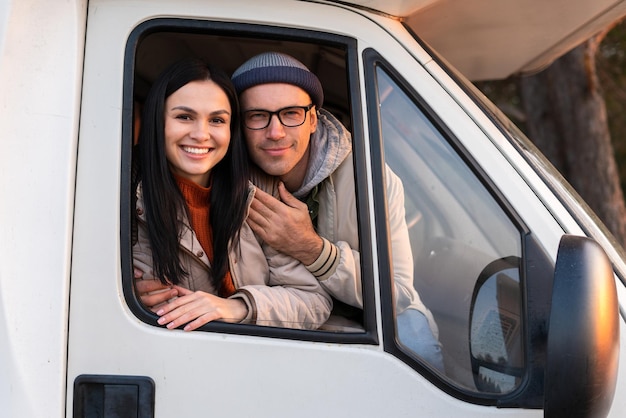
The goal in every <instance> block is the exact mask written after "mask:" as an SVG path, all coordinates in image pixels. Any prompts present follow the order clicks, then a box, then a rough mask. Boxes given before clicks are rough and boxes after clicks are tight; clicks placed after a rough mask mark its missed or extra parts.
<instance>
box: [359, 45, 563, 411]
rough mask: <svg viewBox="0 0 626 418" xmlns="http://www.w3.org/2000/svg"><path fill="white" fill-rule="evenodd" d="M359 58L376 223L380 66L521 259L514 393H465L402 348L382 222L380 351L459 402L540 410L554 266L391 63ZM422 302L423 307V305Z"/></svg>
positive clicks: (381, 209)
mask: <svg viewBox="0 0 626 418" xmlns="http://www.w3.org/2000/svg"><path fill="white" fill-rule="evenodd" d="M362 58H363V63H364V64H363V65H364V78H365V93H366V101H367V120H368V125H369V130H370V146H371V155H372V162H371V164H372V173H373V179H372V182H373V190H374V196H373V199H374V202H375V203H374V216H375V219H387V205H386V191H385V190H386V186H385V181H384V177H383V173H384V166H385V155H384V143H383V136H382V123H381V119H380V118H381V115H380V111H379V103H378V96H379V92H378V79H377V75H376V71H377V69H378V67H381V68H382V69H383V71H385V72H386V73H387V75H388V76H389V77H390V78H391V79H392V80H393V81H394V82H395V83H396V84H397V85H398V87H399V88H401V89H402V90H403V91H404V93H405V94H406V95H407V96H408V97H409V98H410V99H412V101H413V102H414V104H415V106H416V107H417V108H418V109H420V110H421V112H422V113H423V114H424V116H425V117H426V118H427V119H428V120H430V122H431V123H432V125H433V127H434V128H435V129H437V130H438V131H439V133H440V134H441V136H442V138H443V139H444V140H446V141H447V142H448V144H449V145H450V146H451V147H452V149H453V150H454V151H455V152H456V153H457V155H458V156H459V157H460V158H461V159H462V160H463V162H464V163H465V164H466V165H467V167H468V168H469V169H470V170H471V171H472V173H473V174H474V175H475V176H476V178H477V179H478V180H479V181H480V182H481V183H482V184H483V186H484V187H485V189H486V190H487V191H488V192H489V193H490V194H491V196H492V197H493V199H494V201H495V202H496V203H497V204H498V205H499V206H500V208H501V209H502V210H503V212H504V214H505V215H506V216H508V217H509V219H510V220H511V222H512V223H513V226H514V227H515V228H517V229H518V231H519V233H520V239H521V242H520V245H521V257H522V259H521V263H520V271H519V274H520V293H521V300H520V303H521V305H520V306H521V318H522V324H521V332H522V335H521V339H522V342H523V349H524V353H525V354H524V364H525V373H524V376H523V378H522V379H521V382H520V384H519V386H518V387H517V388H516V389H514V390H513V391H512V392H508V393H505V394H492V393H480V392H477V391H470V390H468V389H465V388H463V387H461V386H459V385H456V384H455V383H454V382H453V381H451V380H450V379H448V378H446V377H445V376H443V375H442V374H439V373H438V372H436V371H435V370H434V369H432V368H431V367H429V366H428V365H427V363H426V362H423V361H420V360H418V359H416V358H415V357H414V356H412V355H410V354H408V353H407V352H405V350H403V349H402V347H401V344H400V343H399V341H398V339H397V335H396V330H395V314H394V304H393V287H392V286H393V279H392V264H391V260H392V253H391V246H390V241H389V239H388V237H389V228H388V224H387V222H376V227H375V232H376V236H377V237H379V239H378V242H377V245H378V269H379V282H380V297H381V309H382V311H381V316H382V317H381V319H382V328H383V330H382V333H383V347H384V350H385V351H386V352H388V353H390V354H391V355H393V356H395V357H397V358H398V359H400V360H401V361H403V362H404V363H406V364H407V365H409V366H410V367H412V368H413V369H415V370H416V371H418V372H419V373H420V374H421V375H422V376H424V377H425V378H427V379H428V380H429V381H430V382H431V383H432V384H434V385H435V386H437V387H438V388H439V389H441V390H442V391H444V392H446V393H448V394H450V395H451V396H454V397H455V398H458V399H460V400H462V401H465V402H469V403H474V404H478V405H486V406H498V407H522V408H533V409H534V408H537V409H539V408H542V407H543V402H544V401H543V387H544V382H543V369H544V368H545V341H546V340H547V329H546V327H545V324H546V321H547V319H548V318H549V313H550V306H551V295H552V282H553V273H554V262H553V261H551V259H550V257H549V255H548V254H547V252H546V251H545V250H544V249H543V248H542V246H541V244H540V243H539V242H538V240H537V239H536V237H535V236H534V235H533V234H532V231H531V230H530V229H529V228H528V226H527V225H526V224H525V223H524V221H523V220H522V218H521V217H520V216H519V215H518V213H517V212H516V211H515V209H514V208H513V207H512V206H511V205H510V204H509V203H508V201H507V200H506V199H505V198H504V196H503V194H502V193H501V192H500V191H499V189H498V188H497V187H496V186H495V184H494V183H493V181H491V179H490V178H489V177H488V176H487V175H486V173H485V172H484V171H483V170H482V169H481V167H480V166H479V165H478V164H477V163H476V161H475V160H474V159H473V158H472V156H471V155H470V153H469V152H468V151H467V150H466V149H465V148H464V146H463V145H462V144H461V142H460V141H459V140H458V139H457V138H456V137H455V135H454V134H453V133H452V131H451V130H450V129H449V128H448V127H447V126H446V125H445V124H444V123H443V122H442V120H441V119H440V118H439V117H438V115H437V114H436V113H435V112H434V111H433V110H432V109H431V107H430V106H429V105H428V103H427V101H426V100H425V99H424V98H423V97H422V96H421V95H420V94H419V93H418V92H417V91H415V89H414V88H413V86H412V85H411V84H409V83H408V82H407V81H406V80H405V79H404V77H403V76H402V75H401V74H400V73H398V71H397V70H396V69H395V68H394V66H393V64H391V63H390V62H388V61H387V60H386V59H385V58H384V57H383V56H382V55H381V54H380V53H378V52H377V51H376V50H374V49H372V48H367V49H365V50H364V51H363V52H362ZM381 202H382V203H381ZM382 237H387V239H382ZM530 273H532V274H533V277H532V280H528V278H529V274H530ZM470 296H471V295H470ZM425 303H426V304H427V302H426V301H425ZM427 306H428V304H427ZM468 320H469V318H468ZM468 344H469V337H468Z"/></svg>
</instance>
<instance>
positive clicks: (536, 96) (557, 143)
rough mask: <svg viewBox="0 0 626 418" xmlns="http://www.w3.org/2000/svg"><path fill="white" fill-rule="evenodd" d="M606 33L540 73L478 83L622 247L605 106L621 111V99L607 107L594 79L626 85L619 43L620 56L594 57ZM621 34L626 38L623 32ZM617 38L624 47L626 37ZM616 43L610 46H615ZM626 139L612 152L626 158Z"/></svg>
mask: <svg viewBox="0 0 626 418" xmlns="http://www.w3.org/2000/svg"><path fill="white" fill-rule="evenodd" d="M609 29H610V28H607V30H606V31H605V32H604V33H601V34H598V35H597V36H596V37H594V38H592V39H590V40H588V41H587V42H585V43H583V44H582V45H580V46H578V47H577V48H575V49H573V50H572V51H570V52H569V53H567V54H565V55H564V56H562V57H561V58H559V59H558V60H557V61H555V62H554V63H553V64H552V65H550V66H549V67H548V68H546V69H545V70H543V71H541V72H540V73H537V74H535V75H531V76H520V77H513V78H511V79H509V80H505V81H502V82H487V83H478V87H479V88H481V89H482V90H483V92H484V93H485V94H486V95H487V96H489V97H490V98H491V99H492V100H494V101H495V102H496V103H497V104H498V106H500V107H501V108H502V109H503V110H504V111H505V112H506V113H507V114H508V115H509V117H512V119H513V120H514V121H515V122H516V123H517V124H518V125H519V126H520V128H522V129H523V130H524V131H525V132H526V133H527V135H528V136H529V138H531V140H532V141H533V142H534V143H535V144H536V145H537V146H538V148H539V149H540V150H541V151H542V152H543V153H544V154H545V155H546V157H548V159H549V160H550V161H551V162H552V164H554V166H555V167H556V168H557V169H558V170H559V171H560V172H561V173H562V174H563V176H564V177H565V178H566V179H567V180H568V181H569V182H570V183H571V184H572V186H573V187H574V188H575V189H576V191H577V192H578V193H579V194H580V195H581V196H582V197H583V199H585V201H586V202H587V203H588V204H589V206H591V208H592V209H593V210H594V211H595V212H596V213H597V214H598V216H599V217H600V219H602V221H603V222H604V223H605V224H606V226H607V227H608V228H609V230H610V231H611V232H612V233H613V234H614V235H615V237H616V238H617V240H618V241H619V242H621V243H622V245H625V246H626V204H625V202H624V194H623V191H622V188H621V183H620V174H619V171H618V165H617V163H616V158H615V152H614V147H613V143H612V141H611V131H610V130H609V123H608V120H607V104H606V103H609V104H610V106H611V109H612V110H613V109H614V108H619V105H618V103H622V108H623V103H624V101H623V99H624V96H622V97H621V98H618V99H611V100H607V102H605V98H604V94H603V90H602V87H601V81H600V77H599V75H598V74H599V72H598V68H602V74H603V77H602V81H605V80H606V79H607V78H608V79H611V80H614V82H615V83H618V82H619V83H621V82H623V81H626V77H625V76H624V74H623V69H624V68H625V67H624V65H623V64H624V63H623V62H622V61H623V60H626V58H624V56H623V54H624V51H626V50H625V49H621V44H620V46H612V48H611V49H610V51H620V52H619V53H617V52H615V53H613V54H609V55H607V53H606V52H605V53H604V54H603V53H602V52H601V53H598V52H599V50H600V51H602V50H601V49H600V48H599V47H600V42H601V41H602V40H603V39H604V38H605V36H606V35H607V33H609ZM622 32H624V33H626V31H625V30H622ZM618 38H619V39H620V41H621V42H623V43H626V39H625V38H626V34H625V35H624V36H621V37H618ZM611 39H613V38H611ZM616 43H617V42H616V41H613V44H614V45H615V44H616ZM598 56H601V57H602V58H598V60H599V61H600V62H601V65H596V59H597V57H598ZM607 56H608V57H609V58H611V59H613V60H615V61H616V63H615V64H614V65H615V66H617V65H619V66H620V67H614V66H613V64H611V65H608V61H605V57H607ZM612 72H617V73H619V76H620V77H621V79H620V80H618V79H617V78H614V76H615V74H612ZM611 74H612V75H613V76H610V75H611ZM622 85H624V84H622ZM612 87H615V86H612ZM609 91H611V92H612V93H617V92H620V91H621V92H622V94H624V93H623V92H624V89H623V88H621V89H618V88H611V89H610V90H609ZM623 117H624V113H623V111H622V112H620V114H619V119H620V120H622V122H621V123H622V124H625V125H626V123H625V122H624V121H623ZM622 128H623V127H622ZM624 134H626V130H622V131H621V135H622V136H621V137H620V139H622V140H621V141H619V145H617V146H616V148H617V149H618V150H620V152H624V153H626V146H624V145H623V143H624V140H623V138H624ZM624 165H625V166H626V164H624ZM625 171H626V170H625ZM625 178H626V176H625ZM624 183H626V182H624Z"/></svg>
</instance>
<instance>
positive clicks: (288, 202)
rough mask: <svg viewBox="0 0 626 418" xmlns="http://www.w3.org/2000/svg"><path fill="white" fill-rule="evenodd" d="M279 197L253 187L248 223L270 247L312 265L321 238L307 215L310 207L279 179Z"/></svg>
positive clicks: (317, 252) (320, 248)
mask: <svg viewBox="0 0 626 418" xmlns="http://www.w3.org/2000/svg"><path fill="white" fill-rule="evenodd" d="M278 192H279V194H280V198H281V200H282V201H281V200H278V199H276V198H274V197H273V196H271V195H269V194H267V193H265V192H263V191H262V190H260V189H259V188H257V189H256V192H255V194H254V200H253V201H252V205H251V206H250V214H249V216H248V224H249V225H250V227H251V228H252V230H253V231H254V232H255V233H256V234H258V235H259V237H261V239H263V240H264V241H265V242H267V243H268V244H269V245H270V246H271V247H272V248H274V249H276V250H278V251H280V252H281V253H283V254H287V255H289V256H291V257H293V258H295V259H297V260H299V261H300V262H301V263H302V264H304V265H309V264H312V263H313V262H314V261H315V260H316V259H317V257H318V256H319V255H320V253H321V252H322V246H323V241H322V239H321V238H320V236H319V235H317V232H315V229H313V223H312V222H311V217H310V216H309V209H308V208H307V205H306V203H303V202H301V201H299V200H298V199H296V198H295V197H293V195H292V194H291V193H289V192H288V191H287V189H286V188H285V185H284V184H283V183H282V182H280V184H279V185H278Z"/></svg>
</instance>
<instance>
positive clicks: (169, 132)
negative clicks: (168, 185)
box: [164, 80, 231, 187]
mask: <svg viewBox="0 0 626 418" xmlns="http://www.w3.org/2000/svg"><path fill="white" fill-rule="evenodd" d="M164 117H165V156H166V157H167V161H168V162H169V164H170V169H171V170H172V172H174V173H175V174H176V175H178V176H180V177H184V178H186V179H188V180H191V181H193V182H194V183H197V184H199V185H200V186H203V187H207V186H208V183H209V178H210V174H211V169H212V168H213V167H215V165H216V164H217V163H219V162H220V161H221V160H222V158H224V155H226V151H228V145H229V144H230V121H231V108H230V102H229V101H228V97H227V96H226V93H224V91H223V90H222V89H221V88H220V87H219V86H218V85H217V84H215V83H214V82H213V81H211V80H204V81H192V82H190V83H187V84H185V85H184V86H183V87H181V88H180V89H178V90H176V91H175V92H174V93H172V94H171V95H170V96H169V97H168V98H167V99H166V101H165V115H164Z"/></svg>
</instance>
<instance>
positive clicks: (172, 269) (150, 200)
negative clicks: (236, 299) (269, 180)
mask: <svg viewBox="0 0 626 418" xmlns="http://www.w3.org/2000/svg"><path fill="white" fill-rule="evenodd" d="M204 80H211V81H213V82H214V83H215V84H217V85H218V86H219V87H220V88H221V89H222V90H223V91H224V93H226V96H227V97H228V101H229V102H230V107H231V122H230V133H231V137H230V144H229V147H228V151H227V152H226V155H225V156H224V158H223V159H222V160H221V161H220V162H219V163H218V164H217V165H215V167H213V169H212V170H211V179H212V180H211V181H212V186H211V187H212V189H211V202H210V203H211V209H210V222H211V229H212V231H213V262H212V265H211V276H212V281H213V284H214V285H215V287H216V289H219V285H220V283H221V280H222V279H223V277H224V275H225V274H226V272H227V270H228V251H229V249H230V246H234V245H236V243H237V241H238V238H239V230H240V228H241V225H242V224H243V221H244V218H245V213H246V199H247V192H248V178H249V175H248V155H247V150H246V146H245V144H244V143H243V139H242V137H241V128H240V125H239V102H238V100H237V94H236V92H235V89H234V87H233V85H232V83H231V81H230V78H228V76H227V75H226V74H225V73H224V72H223V71H221V70H219V69H217V68H215V67H213V66H211V65H208V64H206V63H204V62H203V61H201V60H197V59H186V60H183V61H179V62H177V63H175V64H173V65H172V66H170V67H169V68H167V69H166V70H165V71H164V72H163V73H161V75H160V76H159V77H158V79H157V80H156V81H155V82H154V84H153V85H152V87H151V88H150V91H149V93H148V96H147V98H146V101H145V103H144V108H143V115H142V123H141V129H140V133H139V143H138V152H139V159H138V164H139V179H140V180H141V181H142V188H143V199H144V209H145V213H146V221H147V224H148V237H149V238H150V246H151V249H152V259H153V264H154V265H153V269H154V274H155V276H156V277H158V278H159V279H160V280H161V282H163V283H164V284H165V283H167V282H169V283H173V284H178V283H180V281H181V278H182V277H184V276H186V275H187V274H188V272H187V271H185V269H184V266H183V265H182V264H181V261H180V259H179V257H178V251H179V247H178V245H179V244H178V243H179V239H180V231H179V227H178V216H179V215H180V213H181V211H182V212H183V213H186V214H187V219H189V216H188V215H189V211H188V209H187V205H186V203H185V199H184V197H183V195H182V193H181V191H180V189H179V188H178V185H177V184H176V180H175V179H174V176H173V174H172V172H171V171H170V167H169V163H168V161H167V158H166V155H165V101H166V99H167V98H168V97H169V96H170V95H171V94H172V93H174V92H175V91H176V90H178V89H180V88H181V87H183V86H184V85H186V84H188V83H190V82H192V81H204Z"/></svg>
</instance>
